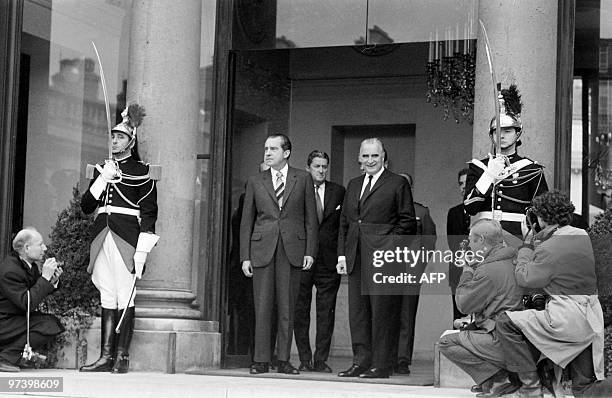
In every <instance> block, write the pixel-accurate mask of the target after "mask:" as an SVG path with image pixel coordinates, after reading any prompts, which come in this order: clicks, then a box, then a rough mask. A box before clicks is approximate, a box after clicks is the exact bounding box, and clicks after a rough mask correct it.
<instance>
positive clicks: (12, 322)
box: [0, 227, 64, 372]
mask: <svg viewBox="0 0 612 398" xmlns="http://www.w3.org/2000/svg"><path fill="white" fill-rule="evenodd" d="M13 250H15V252H16V254H15V255H9V256H7V257H6V258H5V259H4V260H3V261H2V263H1V265H0V372H19V370H20V367H19V366H22V367H28V366H29V365H30V363H31V361H35V360H36V359H37V358H40V357H41V356H40V355H38V354H36V353H35V352H33V351H32V350H33V349H37V348H39V347H41V346H42V345H44V344H45V343H47V341H48V340H50V339H51V338H53V337H54V336H56V335H57V334H59V333H61V332H63V331H64V328H63V327H62V325H61V324H60V322H59V320H58V319H57V318H56V317H55V316H53V315H50V314H42V313H40V312H34V311H32V310H33V309H35V308H36V307H38V304H40V302H41V301H42V300H43V299H44V298H45V297H46V296H48V295H49V294H51V293H52V292H53V290H55V289H56V288H57V285H58V283H59V278H60V275H61V274H62V269H61V267H59V265H58V263H57V261H56V260H55V259H54V258H49V259H47V260H45V261H44V262H43V261H42V260H43V259H44V254H45V251H46V250H47V247H46V246H45V244H44V242H43V238H42V236H41V235H40V233H39V232H38V231H36V229H34V228H31V227H29V228H25V229H23V230H21V231H19V232H18V233H17V235H16V236H15V239H13ZM37 263H42V265H41V269H40V271H39V266H38V265H37Z"/></svg>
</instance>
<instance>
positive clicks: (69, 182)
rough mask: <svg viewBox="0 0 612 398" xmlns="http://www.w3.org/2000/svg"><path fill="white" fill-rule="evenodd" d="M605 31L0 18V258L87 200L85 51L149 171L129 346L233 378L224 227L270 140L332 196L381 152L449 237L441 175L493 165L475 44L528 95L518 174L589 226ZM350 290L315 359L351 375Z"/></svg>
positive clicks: (236, 354)
mask: <svg viewBox="0 0 612 398" xmlns="http://www.w3.org/2000/svg"><path fill="white" fill-rule="evenodd" d="M610 21H612V0H559V1H556V0H534V1H529V2H518V3H517V2H514V1H501V2H489V1H478V0H435V1H432V0H427V1H405V0H393V1H384V2H383V1H366V0H338V1H334V2H329V1H324V0H312V1H308V2H304V1H297V0H265V1H249V0H181V1H180V2H173V6H172V7H168V3H167V1H165V0H86V1H82V0H81V1H76V0H75V1H72V0H6V1H2V2H0V126H1V128H0V142H1V146H0V164H1V168H0V254H2V255H4V254H6V253H7V252H8V250H9V247H10V241H11V237H12V234H13V233H15V232H16V231H18V230H19V229H20V228H22V227H23V226H26V225H35V226H37V227H38V228H39V229H40V230H41V231H43V233H46V234H48V232H49V231H50V229H51V227H52V226H53V225H54V224H55V220H56V218H57V214H58V213H59V211H61V210H63V209H64V208H65V207H66V206H67V205H68V201H69V200H70V198H71V194H72V188H73V187H75V186H76V185H77V184H78V186H79V187H80V189H81V190H83V189H84V187H85V186H86V184H87V181H86V179H85V166H86V164H87V163H94V162H99V161H101V159H102V158H103V157H104V154H105V153H106V146H107V143H106V124H107V122H106V114H105V105H104V95H103V92H102V87H101V83H100V66H99V65H98V62H97V60H96V58H95V54H94V51H93V47H92V45H91V42H92V41H93V42H95V43H96V45H97V47H98V49H99V50H100V55H101V58H102V65H103V68H104V75H105V78H106V85H107V88H108V90H107V91H108V93H107V94H108V100H109V102H110V104H111V113H112V115H113V118H116V117H117V115H118V114H119V113H120V112H121V110H122V109H123V107H124V106H125V103H126V101H127V102H132V101H137V102H139V103H140V104H142V105H144V107H145V108H146V109H147V114H148V115H147V117H146V119H145V122H144V126H143V128H142V132H141V134H140V137H139V147H140V148H139V149H140V153H141V156H142V157H143V158H144V159H145V160H146V161H148V162H150V163H152V164H160V165H161V166H162V169H163V177H162V180H161V181H160V183H159V204H160V209H159V210H160V211H159V213H160V218H159V220H158V224H157V225H158V228H157V229H158V231H159V233H160V235H161V236H162V240H161V241H160V243H159V244H158V247H157V248H156V249H155V251H154V253H152V254H151V256H150V263H149V264H148V267H147V273H146V274H145V276H144V277H143V279H142V280H141V281H140V282H139V288H140V291H139V294H138V297H137V308H138V312H137V316H138V318H139V324H137V328H138V329H139V330H140V332H142V333H140V334H137V337H136V341H135V342H136V343H137V344H140V345H141V346H143V347H145V346H147V345H149V346H151V347H162V349H163V350H165V351H166V352H167V355H168V356H167V358H169V359H168V361H166V362H165V365H164V366H165V368H164V369H165V370H168V369H170V368H169V367H171V370H176V371H184V370H188V369H192V368H194V367H195V368H205V367H211V366H213V367H214V366H221V365H225V366H231V365H232V364H240V363H244V362H245V361H248V357H249V355H248V350H249V348H248V346H249V337H248V334H249V330H250V328H251V327H252V325H251V322H252V316H251V315H249V307H248V305H247V304H244V301H243V300H244V295H241V294H243V293H244V292H245V291H248V283H249V282H248V281H247V280H244V278H243V277H242V275H241V274H240V266H239V264H238V259H237V258H236V256H235V254H236V253H235V252H234V251H233V248H235V247H236V246H235V245H236V239H233V238H232V237H233V232H235V227H234V231H233V229H232V216H233V215H234V216H235V215H236V210H237V207H238V198H239V196H240V194H241V193H242V190H243V187H244V183H245V181H246V178H247V177H248V176H250V175H252V174H254V173H257V169H258V165H259V163H260V162H261V161H262V157H263V141H264V139H265V137H266V136H267V134H269V133H272V132H282V133H285V134H287V135H288V136H289V137H290V138H291V140H292V142H293V146H294V150H293V152H292V156H291V161H290V163H291V164H292V165H293V166H294V167H305V163H306V157H307V154H308V153H309V152H310V151H311V150H313V149H320V150H324V151H326V152H327V153H329V154H330V156H331V167H330V177H331V180H332V181H335V182H338V183H342V184H346V183H347V182H348V180H350V179H351V178H352V177H354V176H356V175H358V173H359V169H358V167H356V159H357V158H356V156H357V152H358V147H359V142H360V141H361V140H362V139H363V138H365V137H369V136H379V137H381V138H382V139H383V141H384V142H385V143H386V144H387V147H388V148H387V150H388V152H389V155H390V159H391V162H390V165H389V167H390V168H391V169H392V170H394V171H397V172H408V173H410V174H412V175H413V176H414V178H415V180H416V184H415V186H414V196H415V198H416V200H417V201H419V202H422V203H424V204H425V205H427V206H429V208H430V212H431V215H432V217H433V218H434V220H435V221H436V223H437V226H438V230H439V231H444V230H445V225H444V222H445V220H446V211H447V210H448V208H450V207H452V206H454V205H455V204H457V203H459V201H460V198H459V195H458V193H457V189H456V186H455V183H456V174H457V171H458V170H460V169H461V168H462V167H464V166H465V163H466V162H467V161H468V160H470V159H471V158H473V157H479V158H481V157H484V156H486V154H487V152H488V151H490V143H489V139H488V135H487V131H488V124H489V120H490V118H491V117H492V116H493V113H494V94H493V87H494V86H493V81H492V80H491V74H490V68H489V65H488V61H487V56H486V50H485V40H484V36H483V29H482V28H480V24H481V22H482V25H484V26H485V28H486V31H487V36H488V38H489V41H490V45H491V48H490V49H491V55H492V60H493V64H494V67H495V73H496V79H497V81H499V82H501V83H502V85H503V86H504V87H507V86H508V85H509V84H512V83H515V84H517V85H518V87H519V89H520V90H521V93H522V95H523V102H524V112H523V115H522V116H523V117H522V119H523V123H524V134H523V136H522V141H523V146H522V147H521V148H520V149H519V151H520V153H521V154H522V155H525V156H529V157H531V158H532V159H535V160H537V161H538V162H539V163H541V164H543V165H544V166H545V167H546V169H545V170H546V178H547V180H548V181H549V185H550V186H554V187H556V188H559V189H562V190H564V191H567V192H571V195H572V200H573V201H574V203H575V205H576V208H577V212H578V213H580V214H582V215H583V216H584V217H585V218H588V219H592V217H593V216H594V215H596V214H598V213H599V212H601V211H602V210H603V209H605V208H606V206H609V201H610V185H611V183H612V181H611V180H612V173H611V172H610V169H611V168H612V159H611V157H610V155H609V154H608V149H609V145H610V141H612V138H611V137H612V132H611V131H612V130H611V128H612V123H611V117H612V100H611V97H610V96H611V95H612V91H611V90H610V71H611V65H612V55H611V53H612V50H611V49H612V47H611V46H612V45H611V42H612V22H610ZM434 43H435V44H434ZM464 55H465V57H464ZM444 57H447V58H446V59H445V58H444ZM470 57H473V58H470ZM435 60H440V61H439V62H440V63H441V64H442V63H443V62H448V65H451V63H450V62H451V60H453V61H452V62H455V60H461V62H463V63H460V64H456V63H453V64H452V65H454V66H453V68H454V69H452V70H441V71H440V74H439V75H437V76H438V78H442V77H445V78H447V79H450V81H451V83H452V84H453V86H452V87H453V90H456V92H450V91H449V92H444V89H443V88H441V86H436V84H437V83H436V82H434V81H433V80H432V79H431V76H430V75H429V72H428V71H429V70H428V69H427V67H428V65H431V62H432V61H435ZM428 62H429V63H428ZM434 63H435V62H434ZM461 68H463V69H461ZM457 69H460V70H461V73H459V72H457ZM444 73H446V75H444ZM466 76H467V77H466ZM466 79H467V83H466ZM449 84H450V83H449ZM436 87H437V89H438V91H435V90H434V89H436ZM466 87H467V88H466ZM432 90H434V91H432ZM427 93H429V94H430V95H433V97H431V98H430V99H432V100H431V101H430V102H428V101H427ZM465 96H467V97H469V98H468V99H467V100H466V99H465ZM458 98H462V100H461V101H463V102H461V101H459V100H458ZM453 101H455V102H453ZM432 102H433V103H438V105H437V106H434V105H433V103H432ZM457 104H458V105H457ZM464 114H465V115H464ZM455 119H456V121H455ZM114 121H115V120H113V122H114ZM234 220H235V218H234ZM445 241H446V239H444V238H439V240H438V243H439V245H442V246H444V245H445V244H446V242H445ZM445 267H446V265H445V264H435V263H434V264H430V265H429V269H431V270H432V271H436V270H441V271H443V270H445ZM345 283H346V281H343V285H342V287H341V290H340V298H339V303H338V307H337V318H338V319H337V325H336V332H335V334H336V336H337V337H336V336H335V337H334V342H333V345H332V355H350V343H347V338H348V336H349V334H348V323H347V322H346V317H347V315H346V314H347V309H346V285H345ZM245 289H246V290H245ZM423 294H425V295H426V299H422V300H421V304H420V307H419V315H418V320H417V322H418V325H417V344H416V346H417V347H421V349H420V351H419V349H417V351H416V353H415V355H416V356H417V357H419V356H421V357H423V358H431V357H433V342H434V341H435V340H436V338H437V336H438V335H439V334H438V331H439V332H441V331H442V330H444V329H446V328H448V327H449V326H450V320H451V305H450V296H449V294H450V291H449V290H448V287H447V286H446V285H440V286H430V287H427V288H425V291H424V293H423ZM441 313H442V314H447V316H440V314H441ZM193 347H198V348H197V349H194V348H193ZM168 364H171V365H168ZM146 366H147V365H144V364H142V367H141V368H143V369H145V368H146ZM162 370H163V369H162Z"/></svg>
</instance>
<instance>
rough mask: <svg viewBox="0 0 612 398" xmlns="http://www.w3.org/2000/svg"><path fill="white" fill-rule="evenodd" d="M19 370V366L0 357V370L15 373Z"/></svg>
mask: <svg viewBox="0 0 612 398" xmlns="http://www.w3.org/2000/svg"><path fill="white" fill-rule="evenodd" d="M20 370H21V369H19V366H15V365H13V364H12V363H10V362H9V361H7V360H4V359H0V372H11V373H17V372H19V371H20Z"/></svg>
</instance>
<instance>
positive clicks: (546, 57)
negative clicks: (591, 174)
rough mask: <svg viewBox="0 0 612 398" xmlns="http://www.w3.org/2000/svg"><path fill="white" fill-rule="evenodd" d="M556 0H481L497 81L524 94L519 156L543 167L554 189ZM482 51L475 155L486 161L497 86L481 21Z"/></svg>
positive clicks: (478, 62)
mask: <svg viewBox="0 0 612 398" xmlns="http://www.w3.org/2000/svg"><path fill="white" fill-rule="evenodd" d="M557 13H558V4H557V1H556V0H530V1H489V0H481V1H480V2H479V5H478V18H479V19H480V20H482V21H483V23H484V25H485V27H486V29H487V34H488V36H489V41H490V42H491V47H492V57H493V64H494V66H495V72H496V75H497V80H498V81H499V82H501V83H502V87H503V88H506V87H508V86H509V85H510V84H512V83H514V84H516V85H517V87H518V89H519V91H520V93H521V94H522V102H523V111H522V121H523V135H522V136H521V140H522V142H523V145H522V146H521V147H519V148H518V152H519V154H521V155H522V156H528V157H530V158H531V159H533V160H535V161H537V162H538V163H540V164H543V165H544V166H545V167H546V168H545V175H546V180H547V181H548V184H549V187H551V188H552V183H553V181H554V179H553V177H554V164H555V99H556V78H557V76H556V70H557V68H556V62H557ZM475 23H476V26H477V28H478V31H477V32H478V36H477V38H478V52H477V59H476V87H475V104H474V132H473V134H474V140H473V149H472V154H473V156H474V157H476V158H482V157H485V156H486V154H487V153H488V152H489V151H490V148H491V144H490V141H489V136H488V129H489V122H490V120H491V118H492V117H493V115H494V113H495V108H494V107H495V104H494V102H493V83H492V81H491V76H490V73H489V65H488V62H487V55H486V50H485V40H484V35H483V33H482V30H481V28H480V26H479V23H478V20H476V21H475Z"/></svg>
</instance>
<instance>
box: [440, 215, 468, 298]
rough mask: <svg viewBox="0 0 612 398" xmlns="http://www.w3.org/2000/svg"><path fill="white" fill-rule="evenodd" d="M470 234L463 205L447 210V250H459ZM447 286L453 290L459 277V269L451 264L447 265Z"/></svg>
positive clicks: (454, 251)
mask: <svg viewBox="0 0 612 398" xmlns="http://www.w3.org/2000/svg"><path fill="white" fill-rule="evenodd" d="M469 232H470V216H469V215H468V214H467V213H466V211H465V210H464V207H463V203H460V204H458V205H457V206H455V207H451V208H450V209H449V210H448V215H447V216H446V239H447V241H448V248H449V249H450V250H451V251H452V252H453V254H454V253H456V252H457V250H459V248H460V244H461V241H462V240H463V239H465V238H467V236H468V234H469ZM448 273H449V276H448V284H449V285H450V286H451V287H453V288H455V287H457V284H458V283H459V278H460V277H461V268H459V267H456V266H455V265H454V264H453V263H449V264H448Z"/></svg>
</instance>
